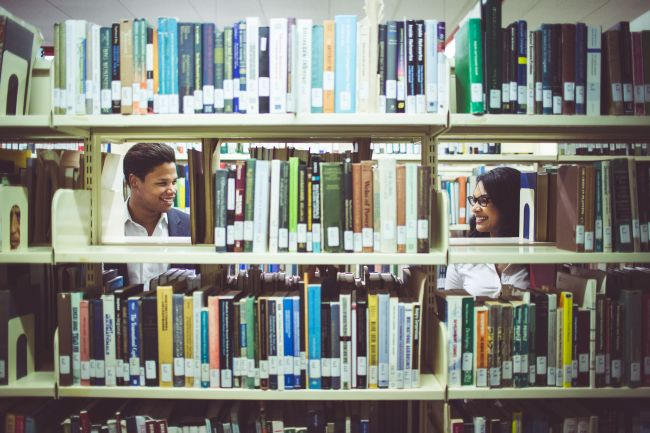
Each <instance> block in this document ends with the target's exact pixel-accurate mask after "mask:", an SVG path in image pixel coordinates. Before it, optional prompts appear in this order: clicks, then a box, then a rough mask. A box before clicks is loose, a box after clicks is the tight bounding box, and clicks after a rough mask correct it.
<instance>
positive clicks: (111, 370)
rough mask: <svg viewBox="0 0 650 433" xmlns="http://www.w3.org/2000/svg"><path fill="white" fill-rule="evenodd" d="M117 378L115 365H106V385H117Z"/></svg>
mask: <svg viewBox="0 0 650 433" xmlns="http://www.w3.org/2000/svg"><path fill="white" fill-rule="evenodd" d="M116 379H117V378H116V376H115V366H114V365H111V366H108V365H106V385H109V386H110V385H113V386H115V382H116Z"/></svg>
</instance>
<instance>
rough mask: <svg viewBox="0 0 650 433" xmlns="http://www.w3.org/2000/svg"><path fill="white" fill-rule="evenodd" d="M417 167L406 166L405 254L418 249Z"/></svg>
mask: <svg viewBox="0 0 650 433" xmlns="http://www.w3.org/2000/svg"><path fill="white" fill-rule="evenodd" d="M417 238H418V166H417V165H416V164H407V165H406V252H407V253H417V248H418V239H417Z"/></svg>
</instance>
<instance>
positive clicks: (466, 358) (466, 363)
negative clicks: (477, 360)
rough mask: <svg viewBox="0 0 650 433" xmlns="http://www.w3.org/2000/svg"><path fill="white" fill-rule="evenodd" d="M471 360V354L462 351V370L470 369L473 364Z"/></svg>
mask: <svg viewBox="0 0 650 433" xmlns="http://www.w3.org/2000/svg"><path fill="white" fill-rule="evenodd" d="M472 360H473V356H472V353H471V352H469V353H463V361H462V364H461V369H462V370H463V371H472V367H473V366H474V363H473V362H472Z"/></svg>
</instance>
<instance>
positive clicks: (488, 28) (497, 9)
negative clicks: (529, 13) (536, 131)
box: [482, 0, 503, 113]
mask: <svg viewBox="0 0 650 433" xmlns="http://www.w3.org/2000/svg"><path fill="white" fill-rule="evenodd" d="M482 11H483V17H482V19H483V31H484V32H485V39H484V40H485V46H484V49H485V58H484V63H485V89H484V90H485V99H486V103H487V107H486V108H487V110H488V112H489V113H500V112H501V101H502V96H501V91H502V87H501V81H502V77H501V75H502V73H503V71H502V67H503V66H502V61H501V59H502V54H503V49H502V42H501V38H502V33H503V31H502V29H501V2H499V1H495V0H489V1H486V2H485V3H484V4H483V8H482Z"/></svg>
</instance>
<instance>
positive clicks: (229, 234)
mask: <svg viewBox="0 0 650 433" xmlns="http://www.w3.org/2000/svg"><path fill="white" fill-rule="evenodd" d="M226 244H227V245H234V244H235V226H234V225H232V224H231V225H229V226H228V227H226Z"/></svg>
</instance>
